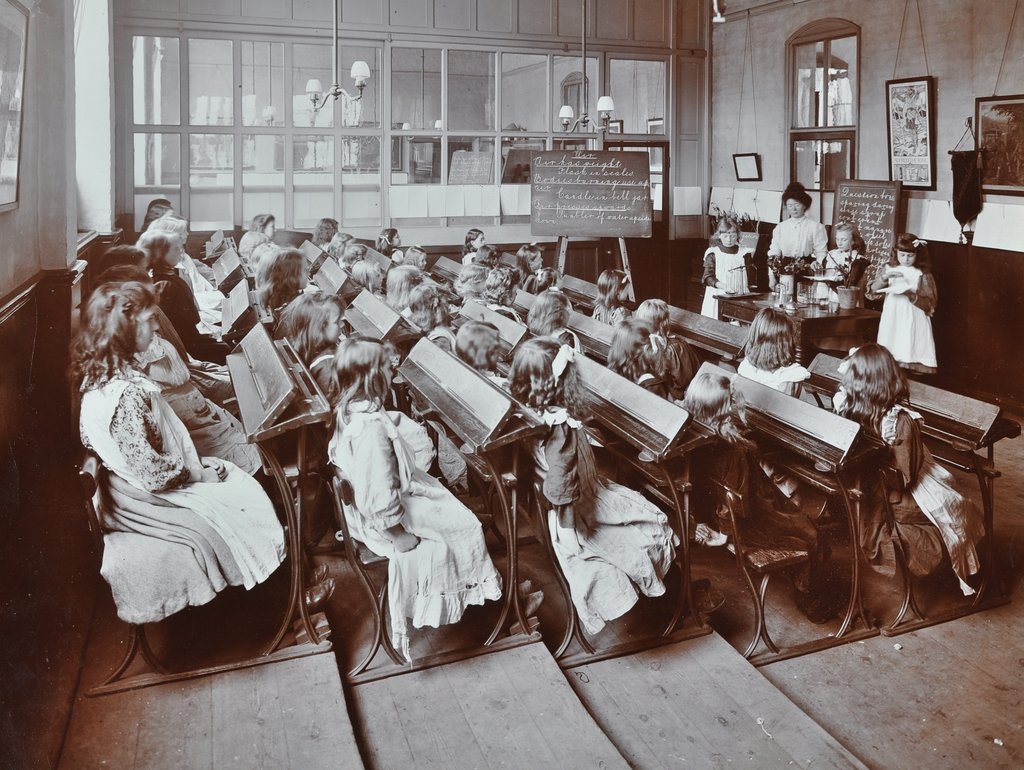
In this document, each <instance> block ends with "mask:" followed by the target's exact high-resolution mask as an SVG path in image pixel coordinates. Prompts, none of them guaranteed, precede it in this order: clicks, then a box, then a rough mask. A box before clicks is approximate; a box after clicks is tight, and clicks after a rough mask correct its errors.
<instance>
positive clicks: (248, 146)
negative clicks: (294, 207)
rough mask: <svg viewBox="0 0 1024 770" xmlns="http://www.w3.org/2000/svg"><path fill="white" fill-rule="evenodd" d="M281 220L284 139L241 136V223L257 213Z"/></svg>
mask: <svg viewBox="0 0 1024 770" xmlns="http://www.w3.org/2000/svg"><path fill="white" fill-rule="evenodd" d="M268 213H269V214H273V215H274V216H275V217H276V218H277V219H278V220H279V221H282V223H283V220H284V137H283V136H273V135H271V134H258V135H254V134H245V135H243V136H242V221H243V222H251V221H252V218H253V217H254V216H256V215H257V214H268Z"/></svg>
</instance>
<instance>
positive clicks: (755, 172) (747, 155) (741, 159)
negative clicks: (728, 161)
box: [732, 152, 761, 182]
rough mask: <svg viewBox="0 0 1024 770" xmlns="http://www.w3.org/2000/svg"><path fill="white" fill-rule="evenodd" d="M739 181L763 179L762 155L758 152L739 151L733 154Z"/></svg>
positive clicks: (734, 166)
mask: <svg viewBox="0 0 1024 770" xmlns="http://www.w3.org/2000/svg"><path fill="white" fill-rule="evenodd" d="M732 165H733V168H734V169H735V170H736V181H737V182H760V181H761V156H760V154H759V153H756V152H738V153H736V154H735V155H733V156H732Z"/></svg>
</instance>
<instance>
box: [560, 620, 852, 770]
mask: <svg viewBox="0 0 1024 770" xmlns="http://www.w3.org/2000/svg"><path fill="white" fill-rule="evenodd" d="M566 673H567V674H568V676H569V681H570V682H571V684H572V686H573V689H574V690H575V691H576V693H577V695H579V696H580V700H582V701H583V703H584V705H585V706H586V707H587V708H588V709H589V710H590V712H591V713H592V714H593V715H594V718H595V719H596V720H597V722H598V724H599V725H600V726H601V728H602V729H603V730H604V731H605V733H606V734H607V735H608V736H609V737H610V738H611V740H612V742H613V743H614V744H615V745H616V746H617V747H618V748H619V750H620V751H621V752H622V753H623V755H624V756H626V757H628V758H629V761H630V763H631V764H632V766H633V767H636V768H675V767H680V766H683V765H686V766H691V767H726V766H731V765H739V764H744V765H746V766H748V767H758V768H774V767H792V766H799V767H808V766H811V765H813V766H814V767H844V768H845V767H863V765H862V763H861V762H860V761H859V760H858V759H857V758H856V757H855V756H854V755H853V754H851V753H850V752H849V751H848V750H847V749H845V748H844V747H843V746H842V745H841V744H840V743H839V742H838V741H837V740H836V739H835V738H833V737H832V736H831V735H829V733H828V732H827V731H825V730H824V729H823V728H822V727H821V726H820V725H818V724H816V723H815V722H814V721H813V720H812V719H810V718H809V717H807V716H806V715H805V714H804V713H803V712H801V711H800V709H799V708H797V707H796V705H794V704H793V703H792V702H791V701H790V700H789V699H788V698H786V697H785V696H783V695H782V694H781V693H780V692H779V691H778V690H777V689H776V688H775V687H774V686H773V685H772V684H771V683H769V682H768V681H767V680H765V679H764V678H763V677H762V676H761V675H760V674H759V673H758V671H757V670H756V669H755V668H754V667H753V666H751V665H750V664H749V663H747V662H746V661H745V660H744V659H743V657H742V656H741V655H740V654H739V653H737V652H736V651H735V650H734V649H733V648H732V647H730V646H729V644H728V643H726V642H725V640H723V639H722V638H721V637H719V636H718V635H717V634H712V635H710V636H704V637H700V638H698V639H692V640H689V641H686V642H681V643H679V644H676V645H671V646H668V647H661V648H658V649H654V650H648V651H645V652H641V653H637V654H635V655H630V656H628V657H624V658H619V659H616V660H609V661H603V662H600V663H593V664H588V665H585V666H581V667H579V668H577V669H573V670H571V671H569V672H566ZM758 719H762V720H763V721H764V724H763V729H762V725H760V724H758V721H757V720H758ZM769 733H770V735H769Z"/></svg>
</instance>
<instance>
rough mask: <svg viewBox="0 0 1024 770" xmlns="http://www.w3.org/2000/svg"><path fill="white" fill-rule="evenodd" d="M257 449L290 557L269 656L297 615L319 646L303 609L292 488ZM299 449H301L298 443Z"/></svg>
mask: <svg viewBox="0 0 1024 770" xmlns="http://www.w3.org/2000/svg"><path fill="white" fill-rule="evenodd" d="M302 430H303V431H304V430H305V429H304V428H303V429H302ZM256 446H257V448H258V449H259V452H260V456H261V457H262V458H263V464H264V466H265V467H267V468H269V469H270V475H271V476H272V477H273V479H274V481H275V483H276V484H277V488H278V492H279V493H280V495H281V504H282V505H283V506H284V509H285V510H284V513H285V529H286V534H287V539H286V544H287V548H288V556H289V557H290V558H291V581H290V583H289V589H288V609H287V610H285V616H284V619H283V621H282V623H281V626H280V628H278V630H277V633H276V634H275V635H274V638H273V640H272V641H271V642H270V644H268V645H267V647H266V648H265V649H264V652H263V654H264V655H270V654H271V653H272V652H274V651H275V650H277V649H278V647H279V646H280V644H281V640H282V639H283V638H284V635H285V633H286V632H287V631H288V629H289V628H291V626H292V622H293V620H294V619H295V616H296V613H298V617H299V619H300V620H301V621H302V625H303V628H304V630H305V632H306V634H307V638H308V639H309V641H310V644H319V643H320V641H321V640H320V637H319V635H318V634H317V632H316V629H315V628H314V626H313V622H312V620H311V619H310V617H309V612H308V611H307V610H306V603H305V600H304V597H303V591H304V586H303V584H302V572H303V570H302V561H303V559H304V558H305V554H304V553H303V551H302V540H301V539H300V534H301V532H300V529H299V526H298V515H297V513H296V510H295V501H294V500H293V499H292V491H291V488H290V487H289V486H288V479H287V478H286V477H285V474H284V469H283V468H282V467H281V463H280V462H278V459H277V457H276V456H275V455H274V453H273V452H271V451H270V450H269V449H266V448H265V447H264V446H263V445H262V444H257V445H256ZM300 447H302V448H303V449H304V447H303V443H302V441H301V440H300ZM304 460H305V457H304V452H301V451H300V454H299V462H300V463H301V462H303V461H304ZM301 473H302V470H301V465H300V476H301Z"/></svg>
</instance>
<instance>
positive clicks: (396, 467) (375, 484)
mask: <svg viewBox="0 0 1024 770" xmlns="http://www.w3.org/2000/svg"><path fill="white" fill-rule="evenodd" d="M336 362H337V377H338V390H339V393H340V398H339V402H338V407H337V411H336V412H335V430H334V437H333V438H332V439H331V443H330V447H329V448H328V455H329V457H330V460H331V462H332V463H334V465H335V466H336V467H337V468H338V469H339V470H340V471H341V473H343V474H344V475H345V476H346V477H347V478H348V480H349V482H350V483H351V485H352V489H353V492H354V497H355V499H354V504H353V505H351V506H345V520H346V522H347V523H348V526H349V529H350V530H351V534H352V537H354V538H355V539H356V540H358V541H360V542H362V543H364V544H365V545H366V546H367V547H368V548H369V549H370V550H371V551H373V552H374V553H376V554H378V555H379V556H385V557H387V559H388V604H389V607H390V612H391V617H390V621H391V623H390V625H391V641H392V644H393V645H394V646H395V649H397V650H398V651H399V652H400V653H401V654H402V655H404V656H405V657H406V658H407V659H408V658H409V657H410V656H409V635H408V631H407V627H406V619H407V618H412V624H413V626H415V627H416V628H421V627H423V626H432V627H435V628H436V627H437V626H440V625H444V624H448V623H457V622H458V621H459V620H460V619H461V618H462V614H463V612H464V611H465V609H466V607H468V606H470V605H472V604H483V603H484V602H485V601H488V600H493V599H500V598H501V577H500V576H499V575H498V572H497V570H495V568H494V564H493V563H492V562H491V557H490V555H489V554H488V553H487V547H486V545H485V543H484V534H483V529H482V527H481V526H480V522H479V521H478V520H477V518H476V517H475V516H474V515H473V513H472V512H471V511H470V510H469V509H468V508H466V506H464V505H463V504H462V503H461V502H459V500H458V499H457V498H456V497H455V496H454V495H453V494H452V493H451V492H449V491H448V489H446V488H445V487H444V486H443V485H442V484H441V482H439V481H438V480H437V479H435V478H433V477H431V476H429V475H428V474H427V473H425V472H424V471H423V470H421V469H420V468H419V467H417V465H416V462H415V458H414V453H413V451H412V449H411V448H410V447H409V445H408V443H407V442H406V441H405V439H404V438H403V437H402V435H401V433H400V431H399V428H398V425H397V417H398V415H397V414H395V415H392V413H389V412H387V411H386V410H384V408H383V407H382V404H383V402H384V400H385V399H386V398H387V396H388V391H389V390H390V388H391V366H390V356H389V354H388V351H387V349H386V348H385V347H384V345H383V344H381V343H380V342H377V341H375V340H366V339H344V340H342V341H341V343H340V344H339V345H338V352H337V356H336Z"/></svg>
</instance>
